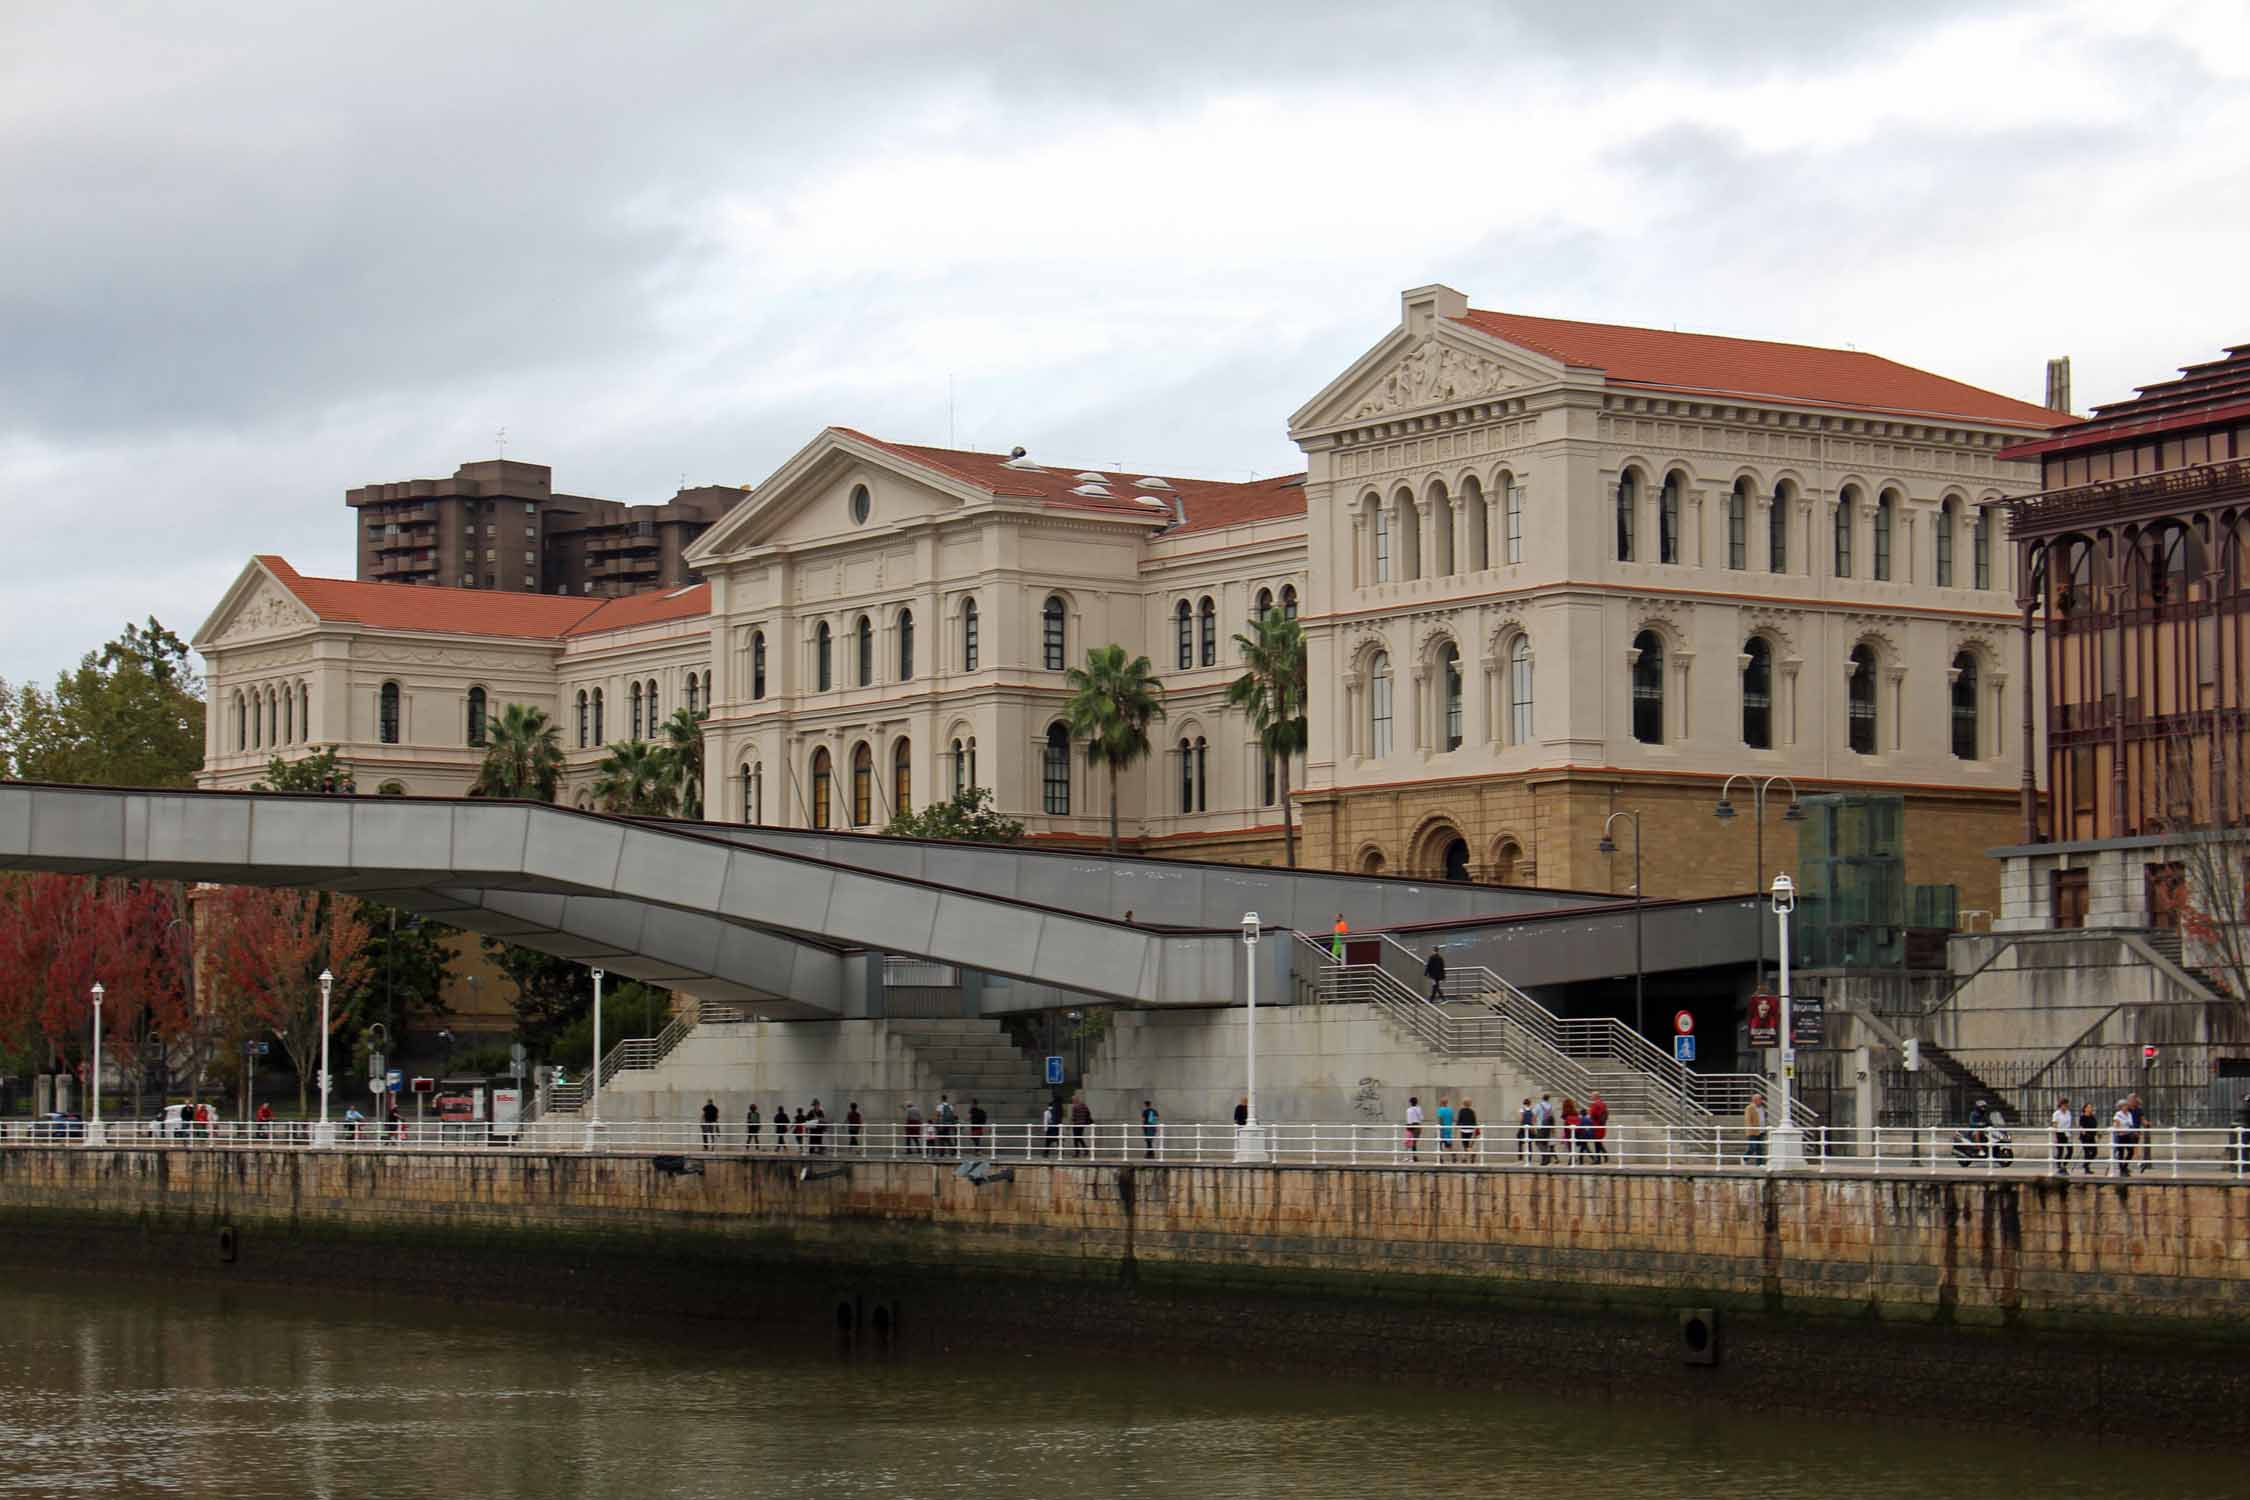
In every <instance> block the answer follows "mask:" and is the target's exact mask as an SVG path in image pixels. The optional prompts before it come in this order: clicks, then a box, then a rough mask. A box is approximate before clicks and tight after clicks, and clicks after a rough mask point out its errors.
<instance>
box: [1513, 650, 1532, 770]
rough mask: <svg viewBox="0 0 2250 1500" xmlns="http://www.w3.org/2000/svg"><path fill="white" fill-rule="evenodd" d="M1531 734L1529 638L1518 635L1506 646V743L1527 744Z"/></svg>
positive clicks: (1529, 741)
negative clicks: (1511, 643) (1513, 641)
mask: <svg viewBox="0 0 2250 1500" xmlns="http://www.w3.org/2000/svg"><path fill="white" fill-rule="evenodd" d="M1531 736H1532V713H1531V638H1530V637H1529V636H1522V635H1519V636H1517V637H1516V639H1515V644H1514V645H1512V646H1510V647H1509V648H1508V743H1509V744H1511V745H1528V744H1530V743H1531Z"/></svg>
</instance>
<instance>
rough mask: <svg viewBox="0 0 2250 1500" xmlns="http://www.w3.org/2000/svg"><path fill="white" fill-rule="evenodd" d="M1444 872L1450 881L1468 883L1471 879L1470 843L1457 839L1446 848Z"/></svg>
mask: <svg viewBox="0 0 2250 1500" xmlns="http://www.w3.org/2000/svg"><path fill="white" fill-rule="evenodd" d="M1444 872H1445V878H1446V879H1448V880H1460V881H1466V880H1467V879H1468V878H1469V841H1468V840H1467V839H1463V838H1456V839H1453V840H1452V841H1450V842H1449V843H1447V844H1446V846H1445V854H1444Z"/></svg>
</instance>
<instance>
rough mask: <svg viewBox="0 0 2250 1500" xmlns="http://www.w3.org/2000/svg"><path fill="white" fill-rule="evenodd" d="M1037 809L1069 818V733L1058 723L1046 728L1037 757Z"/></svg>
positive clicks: (1055, 815)
mask: <svg viewBox="0 0 2250 1500" xmlns="http://www.w3.org/2000/svg"><path fill="white" fill-rule="evenodd" d="M1039 782H1040V793H1041V796H1040V806H1041V807H1043V808H1045V809H1046V811H1047V812H1048V814H1049V815H1051V816H1053V817H1058V818H1067V817H1069V816H1070V730H1069V729H1068V728H1067V727H1065V726H1064V725H1063V724H1062V723H1061V721H1059V720H1058V721H1057V722H1055V723H1053V724H1050V725H1048V726H1047V744H1046V749H1045V751H1044V753H1043V754H1042V755H1041V757H1040V767H1039Z"/></svg>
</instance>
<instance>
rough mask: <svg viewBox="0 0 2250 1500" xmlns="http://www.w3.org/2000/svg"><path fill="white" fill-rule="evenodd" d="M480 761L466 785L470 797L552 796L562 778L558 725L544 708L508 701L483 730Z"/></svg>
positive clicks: (545, 799) (544, 799)
mask: <svg viewBox="0 0 2250 1500" xmlns="http://www.w3.org/2000/svg"><path fill="white" fill-rule="evenodd" d="M485 739H486V748H485V752H484V764H483V765H481V766H479V767H478V768H477V779H476V781H475V783H474V784H473V785H472V786H470V788H469V795H470V796H472V797H536V798H537V799H539V800H540V801H541V802H552V801H554V800H555V792H556V790H557V788H558V787H559V786H560V785H561V782H562V772H563V752H562V729H561V728H560V727H559V726H558V725H556V724H555V723H554V722H552V721H551V720H550V719H548V717H547V713H546V710H544V709H538V708H527V707H525V706H524V705H523V704H521V703H511V704H509V705H508V706H507V707H506V708H503V709H502V710H500V717H499V718H497V719H495V720H493V721H492V723H491V725H490V726H489V727H488V728H487V730H486V732H485Z"/></svg>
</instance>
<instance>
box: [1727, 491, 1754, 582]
mask: <svg viewBox="0 0 2250 1500" xmlns="http://www.w3.org/2000/svg"><path fill="white" fill-rule="evenodd" d="M1727 566H1728V567H1730V568H1735V569H1741V568H1747V567H1748V566H1750V481H1749V480H1747V479H1737V480H1736V481H1735V482H1734V490H1733V492H1732V493H1730V494H1729V495H1728V496H1727Z"/></svg>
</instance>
